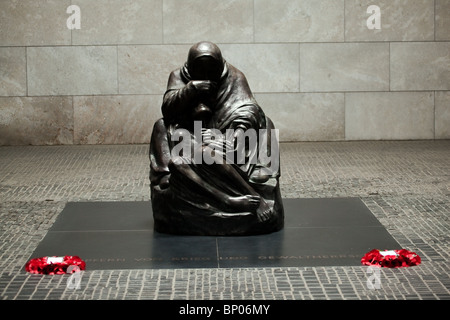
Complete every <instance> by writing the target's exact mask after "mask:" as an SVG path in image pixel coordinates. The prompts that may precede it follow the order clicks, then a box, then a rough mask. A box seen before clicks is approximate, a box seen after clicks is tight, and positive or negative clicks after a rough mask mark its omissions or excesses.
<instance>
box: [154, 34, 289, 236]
mask: <svg viewBox="0 0 450 320" xmlns="http://www.w3.org/2000/svg"><path fill="white" fill-rule="evenodd" d="M161 109H162V114H163V118H162V119H160V120H158V121H157V122H156V123H155V125H154V127H153V132H152V138H151V142H150V182H151V198H152V208H153V216H154V221H155V229H156V230H157V231H160V232H167V233H176V234H198V235H244V234H258V233H268V232H273V231H278V230H280V229H281V228H282V226H283V220H284V214H283V205H282V201H281V196H280V190H279V177H280V170H279V165H278V164H279V153H278V141H277V140H276V136H274V132H275V130H274V129H275V128H274V126H273V123H272V122H271V121H270V119H269V118H268V117H266V116H265V114H264V112H263V110H262V109H261V108H260V107H259V105H258V103H257V102H256V100H255V98H254V97H253V94H252V92H251V90H250V88H249V86H248V83H247V80H246V78H245V76H244V74H243V73H242V72H240V71H239V70H238V69H237V68H235V67H233V66H232V65H231V64H229V63H228V62H226V61H225V60H224V59H223V57H222V53H221V51H220V49H219V48H218V47H217V46H216V45H215V44H213V43H210V42H200V43H197V44H195V45H194V46H192V47H191V49H190V50H189V53H188V58H187V62H186V63H185V65H184V66H183V67H181V68H179V69H177V70H175V71H173V72H172V73H171V74H170V76H169V80H168V86H167V90H166V92H165V94H164V98H163V104H162V107H161ZM180 132H183V135H181V136H182V142H180V134H179V133H180ZM246 132H252V133H256V134H255V136H256V140H252V141H251V142H252V143H250V142H249V141H247V140H246V139H245V136H246ZM229 133H231V134H229ZM179 143H183V144H184V146H186V145H187V146H188V148H183V149H180V148H179V145H178V144H179ZM180 150H181V152H180ZM264 152H265V153H264ZM230 153H231V155H232V156H231V157H230ZM237 153H239V155H240V159H241V161H239V163H236V161H234V160H235V159H236V158H237V156H238V155H237ZM233 154H234V155H235V156H236V157H234V156H233ZM199 155H200V156H199ZM261 155H264V156H261ZM268 155H269V157H268ZM258 156H259V157H258ZM205 157H209V158H211V157H213V158H214V159H222V160H223V161H217V162H215V163H205V162H203V161H200V162H199V161H198V159H204V158H205ZM230 159H231V160H232V161H230ZM275 163H276V165H275Z"/></svg>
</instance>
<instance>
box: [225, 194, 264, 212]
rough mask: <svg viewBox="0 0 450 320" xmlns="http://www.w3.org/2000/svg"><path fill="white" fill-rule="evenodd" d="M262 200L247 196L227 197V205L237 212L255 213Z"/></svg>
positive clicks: (257, 197)
mask: <svg viewBox="0 0 450 320" xmlns="http://www.w3.org/2000/svg"><path fill="white" fill-rule="evenodd" d="M260 201H261V198H260V197H259V196H252V195H245V196H239V197H227V198H226V199H225V203H226V205H227V206H229V207H230V208H231V209H233V210H236V211H237V212H247V211H250V212H255V210H256V209H257V208H258V206H259V203H260Z"/></svg>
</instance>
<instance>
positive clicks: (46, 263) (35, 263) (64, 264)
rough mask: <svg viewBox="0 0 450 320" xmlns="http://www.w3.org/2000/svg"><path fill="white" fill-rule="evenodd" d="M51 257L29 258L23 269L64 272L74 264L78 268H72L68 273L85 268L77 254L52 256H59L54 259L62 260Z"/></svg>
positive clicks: (35, 271) (46, 272)
mask: <svg viewBox="0 0 450 320" xmlns="http://www.w3.org/2000/svg"><path fill="white" fill-rule="evenodd" d="M49 258H50V259H49ZM51 258H52V257H42V258H34V259H31V260H30V261H28V262H27V264H26V265H25V270H26V271H27V272H30V273H37V274H65V273H67V269H68V268H69V267H70V266H76V267H78V268H79V269H77V268H74V269H73V270H69V273H73V272H77V271H79V270H85V269H86V263H85V262H84V261H83V260H81V259H80V258H79V257H77V256H64V257H53V258H59V259H55V260H62V261H61V262H54V261H53V260H52V259H51Z"/></svg>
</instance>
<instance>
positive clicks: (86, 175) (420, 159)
mask: <svg viewBox="0 0 450 320" xmlns="http://www.w3.org/2000/svg"><path fill="white" fill-rule="evenodd" d="M147 154H148V146H145V145H120V146H109V145H105V146H48V147H35V146H20V147H0V161H1V166H0V203H1V204H0V299H4V300H14V299H16V300H20V299H42V300H43V299H45V300H56V299H69V300H70V299H80V300H87V299H192V300H196V299H231V300H234V299H245V300H247V299H262V300H264V299H267V300H273V299H280V300H281V299H287V300H292V299H308V300H309V299H336V300H342V299H352V300H386V299H396V300H405V299H430V300H438V299H446V300H448V299H450V276H449V275H450V267H449V265H448V260H449V257H450V232H449V231H450V230H449V226H450V221H449V217H450V161H449V159H450V141H404V142H386V141H370V142H314V143H312V142H311V143H285V144H282V145H281V165H282V179H281V185H282V194H283V196H284V197H297V198H310V197H314V198H318V197H360V198H361V199H362V201H364V203H365V204H366V205H367V206H368V207H369V208H370V210H371V211H372V212H373V213H374V215H375V216H376V217H377V218H378V219H379V220H380V222H381V223H382V224H383V225H384V226H385V227H386V229H387V230H388V231H389V232H390V233H391V234H392V236H393V237H394V238H395V239H396V240H397V241H398V242H399V243H400V245H401V246H402V247H403V248H406V249H409V250H412V251H415V252H417V253H418V254H419V255H420V256H421V257H422V264H421V265H420V266H417V267H412V268H403V269H381V270H380V272H381V274H380V281H381V288H380V289H375V290H370V289H369V288H368V287H367V280H368V277H369V274H368V273H367V269H368V268H367V267H364V266H360V267H301V268H245V269H175V270H174V269H170V270H101V271H84V272H83V273H82V274H81V282H80V288H79V289H74V288H73V287H72V288H70V286H68V285H67V283H68V280H69V277H70V276H69V275H61V276H45V275H31V274H28V273H26V272H25V271H24V269H23V266H24V264H25V263H26V261H27V259H28V257H29V255H30V254H31V253H32V252H33V251H34V249H35V248H36V246H37V244H38V243H39V242H40V241H41V240H42V239H43V238H44V236H45V235H46V232H47V231H48V229H49V228H50V227H51V226H52V224H53V222H54V221H55V219H56V217H57V216H58V214H59V213H60V212H61V211H62V209H63V208H64V205H65V203H66V202H68V201H140V200H149V197H150V195H149V184H148V165H149V163H148V157H147Z"/></svg>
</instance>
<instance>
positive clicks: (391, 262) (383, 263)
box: [361, 249, 421, 268]
mask: <svg viewBox="0 0 450 320" xmlns="http://www.w3.org/2000/svg"><path fill="white" fill-rule="evenodd" d="M420 262H421V259H420V257H419V255H418V254H416V253H415V252H411V251H408V250H406V249H401V250H389V251H387V250H385V251H380V250H378V249H374V250H372V251H369V252H367V253H366V254H365V255H364V257H362V259H361V263H362V264H364V265H367V266H375V267H383V268H401V267H412V266H417V265H419V264H420Z"/></svg>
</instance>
